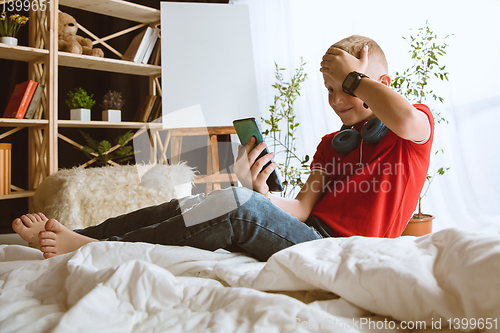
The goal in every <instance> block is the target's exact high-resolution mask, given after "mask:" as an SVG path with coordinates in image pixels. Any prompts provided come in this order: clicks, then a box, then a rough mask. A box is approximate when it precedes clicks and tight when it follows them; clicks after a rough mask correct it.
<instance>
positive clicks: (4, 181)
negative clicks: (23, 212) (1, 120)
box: [0, 143, 12, 195]
mask: <svg viewBox="0 0 500 333" xmlns="http://www.w3.org/2000/svg"><path fill="white" fill-rule="evenodd" d="M11 149H12V144H10V143H0V195H6V194H9V193H10V177H11V176H10V175H11V165H10V161H11Z"/></svg>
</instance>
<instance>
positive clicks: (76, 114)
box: [70, 109, 90, 121]
mask: <svg viewBox="0 0 500 333" xmlns="http://www.w3.org/2000/svg"><path fill="white" fill-rule="evenodd" d="M70 119H71V120H81V121H90V109H71V116H70Z"/></svg>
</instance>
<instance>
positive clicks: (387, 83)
mask: <svg viewBox="0 0 500 333" xmlns="http://www.w3.org/2000/svg"><path fill="white" fill-rule="evenodd" d="M378 81H379V82H380V83H382V84H383V85H384V86H387V87H390V86H391V77H390V76H389V75H387V74H384V75H382V76H381V77H380V78H379V79H378Z"/></svg>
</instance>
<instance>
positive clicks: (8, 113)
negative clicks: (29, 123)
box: [3, 80, 44, 119]
mask: <svg viewBox="0 0 500 333" xmlns="http://www.w3.org/2000/svg"><path fill="white" fill-rule="evenodd" d="M43 89H44V85H42V84H38V82H35V81H33V80H28V81H25V82H23V83H19V84H16V87H15V88H14V92H13V93H12V95H11V96H10V99H9V103H8V104H7V107H6V108H5V111H4V113H3V117H4V118H17V119H23V118H24V119H33V117H34V116H35V111H36V110H37V109H38V106H39V105H40V102H41V100H42V95H43Z"/></svg>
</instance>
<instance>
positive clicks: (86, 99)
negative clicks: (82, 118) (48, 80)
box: [66, 88, 95, 109]
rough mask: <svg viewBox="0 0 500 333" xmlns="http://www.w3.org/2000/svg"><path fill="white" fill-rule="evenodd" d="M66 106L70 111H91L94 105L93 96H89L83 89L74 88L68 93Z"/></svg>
mask: <svg viewBox="0 0 500 333" xmlns="http://www.w3.org/2000/svg"><path fill="white" fill-rule="evenodd" d="M67 96H68V99H66V105H68V107H69V108H70V109H79V108H82V109H92V107H93V106H94V104H95V100H94V99H93V97H94V95H93V94H92V95H89V94H87V92H86V91H85V90H84V89H83V88H75V89H74V90H71V91H70V92H68V95H67Z"/></svg>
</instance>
